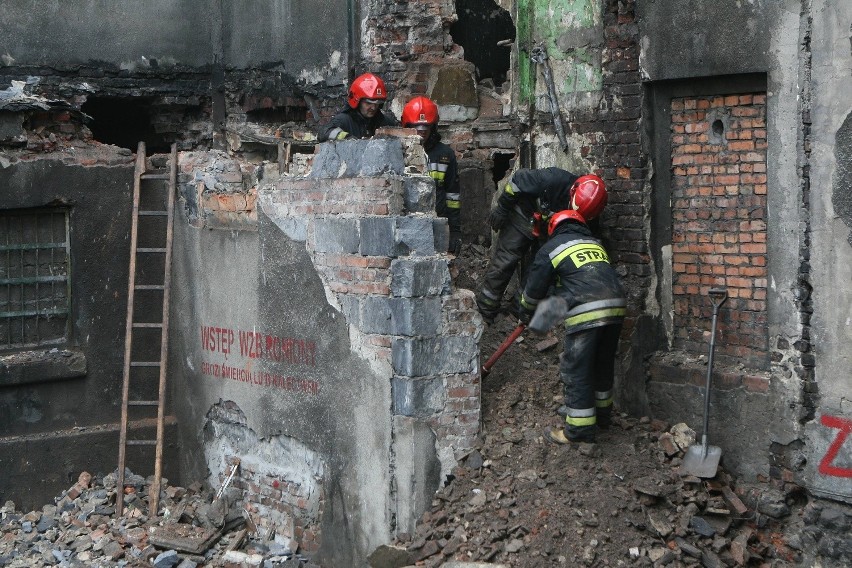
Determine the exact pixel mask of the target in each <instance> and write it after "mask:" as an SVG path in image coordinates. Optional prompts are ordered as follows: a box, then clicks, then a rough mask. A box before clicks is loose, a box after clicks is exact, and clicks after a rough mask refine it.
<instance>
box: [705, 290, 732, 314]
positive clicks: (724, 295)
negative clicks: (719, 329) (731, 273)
mask: <svg viewBox="0 0 852 568" xmlns="http://www.w3.org/2000/svg"><path fill="white" fill-rule="evenodd" d="M707 295H708V296H710V301H711V302H712V303H713V309H714V310H718V309H719V306H721V305H722V304H724V303H725V300H727V299H728V289H727V288H710V290H708V292H707Z"/></svg>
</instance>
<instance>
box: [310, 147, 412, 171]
mask: <svg viewBox="0 0 852 568" xmlns="http://www.w3.org/2000/svg"><path fill="white" fill-rule="evenodd" d="M403 171H404V156H403V153H402V143H401V142H400V141H399V140H398V139H396V138H370V139H365V140H340V141H330V142H324V143H322V144H320V145H319V150H318V152H317V154H316V155H315V156H314V160H313V166H312V168H311V173H310V174H309V175H308V177H309V178H326V179H327V178H354V177H379V176H383V175H388V174H397V175H402V173H403Z"/></svg>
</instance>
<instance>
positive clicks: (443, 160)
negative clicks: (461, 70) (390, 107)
mask: <svg viewBox="0 0 852 568" xmlns="http://www.w3.org/2000/svg"><path fill="white" fill-rule="evenodd" d="M438 119H439V117H438V106H437V105H436V104H435V103H434V102H432V100H431V99H429V98H427V97H414V98H413V99H411V100H410V101H408V104H406V105H405V108H404V109H403V111H402V125H403V126H404V127H405V128H414V129H416V130H417V134H419V135H420V141H421V144H423V149H424V150H425V151H426V155H427V156H428V158H429V176H430V177H431V178H432V179H434V180H435V188H436V194H435V212H436V213H437V214H438V216H439V217H445V218H446V219H447V223H448V224H449V227H450V252H451V253H453V254H459V251H460V250H461V200H460V198H459V179H458V163H457V161H456V153H455V152H453V149H452V148H450V147H449V146H448V145H446V144H444V143H443V142H441V135H440V134H439V133H438Z"/></svg>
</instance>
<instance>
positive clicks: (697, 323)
mask: <svg viewBox="0 0 852 568" xmlns="http://www.w3.org/2000/svg"><path fill="white" fill-rule="evenodd" d="M671 121H672V122H671V130H672V132H671V135H672V145H671V147H672V273H673V274H672V297H673V306H674V345H675V347H677V348H682V349H684V350H686V351H687V352H690V353H699V352H703V351H705V350H706V348H707V347H706V346H707V341H706V339H705V337H704V334H705V332H706V329H707V324H706V322H707V321H708V319H709V317H710V316H711V313H712V304H711V302H710V300H709V298H708V296H707V293H708V290H709V289H711V288H714V287H717V288H726V289H727V291H728V300H727V302H726V303H725V304H724V306H723V308H722V309H721V310H720V312H719V326H718V328H719V332H718V334H719V337H720V341H719V342H718V345H717V352H718V354H719V355H720V356H725V355H727V356H729V357H731V358H736V359H737V360H738V361H740V362H742V363H744V364H745V365H746V366H748V367H749V368H753V369H765V368H767V366H768V355H767V347H768V336H767V320H766V288H767V249H766V148H767V141H766V95H765V94H764V93H744V94H740V95H729V96H724V97H722V96H710V97H686V98H676V99H672V103H671Z"/></svg>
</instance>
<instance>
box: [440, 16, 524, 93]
mask: <svg viewBox="0 0 852 568" xmlns="http://www.w3.org/2000/svg"><path fill="white" fill-rule="evenodd" d="M456 13H457V14H458V21H456V23H454V24H453V25H452V26H450V36H452V38H453V42H455V43H457V44H459V45H460V46H462V47H463V48H464V58H465V60H467V61H470V62H471V63H473V64H474V65H476V71H477V74H478V77H477V79H478V80H480V81H481V80H482V79H491V80H492V81H494V86H495V87H499V86H501V85H502V84H503V83H505V82H506V75H507V74H508V72H509V56H510V52H511V45H510V44H511V42H514V40H515V25H514V23H513V22H512V16H511V15H510V14H509V12H507V11H506V10H504V9H503V8H501V7H499V6H498V5H497V4H496V3H495V2H494V0H456ZM506 40H509V41H506ZM497 42H503V43H504V45H497Z"/></svg>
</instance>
